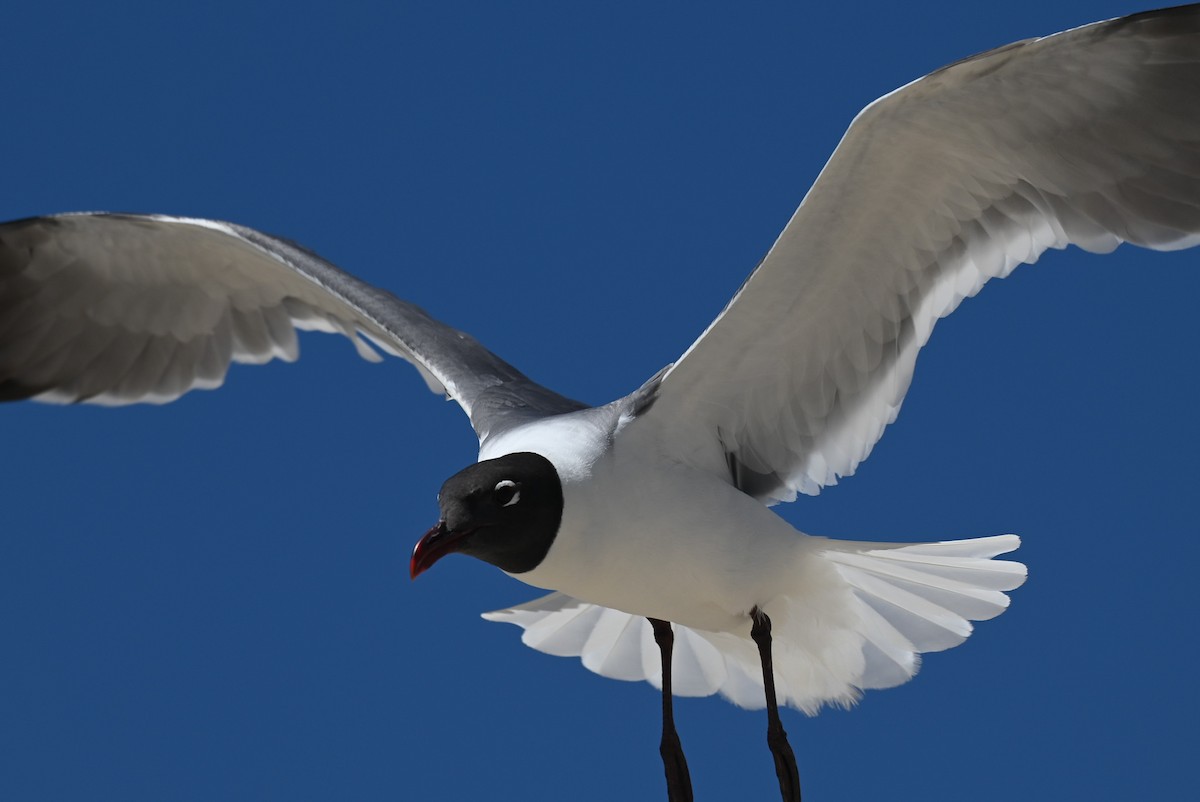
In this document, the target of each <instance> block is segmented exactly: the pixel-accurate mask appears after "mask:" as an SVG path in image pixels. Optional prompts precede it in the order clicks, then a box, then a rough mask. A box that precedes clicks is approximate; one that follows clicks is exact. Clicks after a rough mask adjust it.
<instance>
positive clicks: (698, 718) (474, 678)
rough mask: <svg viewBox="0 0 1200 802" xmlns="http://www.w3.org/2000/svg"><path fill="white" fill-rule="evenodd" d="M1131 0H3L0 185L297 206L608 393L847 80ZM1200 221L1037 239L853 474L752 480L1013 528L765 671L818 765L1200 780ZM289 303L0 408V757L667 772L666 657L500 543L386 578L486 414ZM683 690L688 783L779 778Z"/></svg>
mask: <svg viewBox="0 0 1200 802" xmlns="http://www.w3.org/2000/svg"><path fill="white" fill-rule="evenodd" d="M1148 7H1150V6H1149V5H1147V4H1145V3H1135V2H1108V1H1107V0H1104V1H1103V2H1096V1H1094V0H1093V1H1091V2H1086V3H1085V2H1058V3H1046V2H1036V3H1035V2H1025V1H1024V0H1016V1H1015V2H1010V3H1004V4H982V5H976V4H966V3H962V2H949V1H948V0H947V2H934V1H932V0H921V2H917V3H914V4H908V5H905V4H896V3H803V4H801V3H792V4H753V6H752V7H751V6H750V4H743V5H742V6H738V7H736V8H735V7H734V6H733V5H729V6H724V5H716V4H712V5H706V4H687V5H686V6H685V5H666V4H662V5H659V4H654V5H650V4H621V3H606V4H590V5H584V4H558V3H539V4H533V3H521V4H499V3H497V4H492V3H478V4H457V3H440V4H419V5H410V4H396V3H388V4H382V3H381V4H376V5H371V4H360V5H352V4H344V7H341V8H337V9H335V8H332V7H330V6H329V5H328V4H312V3H280V4H267V3H236V4H235V3H204V4H196V5H194V6H191V7H188V6H185V5H183V4H163V3H149V2H146V3H119V4H115V5H107V4H103V5H102V4H94V3H87V4H84V3H72V2H65V3H57V4H33V3H26V4H19V5H18V6H15V7H13V8H10V9H7V10H6V13H5V29H6V31H7V33H8V36H6V42H5V47H4V48H3V49H2V50H0V97H2V98H3V102H4V112H5V113H4V120H5V122H4V124H3V126H0V148H2V149H3V152H4V153H5V159H4V172H3V182H4V188H5V191H4V192H3V193H2V194H0V219H8V218H16V217H24V216H28V215H33V214H40V213H48V212H55V211H67V210H81V209H109V210H125V211H155V212H167V213H174V214H185V215H193V216H205V217H216V218H222V219H229V220H234V221H237V222H241V223H244V224H247V225H251V226H254V227H257V228H261V229H263V230H266V231H269V232H272V233H275V234H279V235H283V236H287V237H290V238H294V239H296V240H299V241H300V242H302V243H304V244H306V245H308V246H310V247H312V248H313V249H315V250H317V251H318V252H319V253H321V254H323V255H325V256H326V257H328V258H330V259H331V260H333V261H335V262H336V263H338V264H340V265H341V266H343V267H344V268H346V269H348V270H350V271H352V272H354V273H356V274H358V275H360V276H362V277H364V278H366V279H367V280H369V281H372V282H374V283H376V284H379V285H381V286H384V287H386V288H388V289H390V290H392V291H394V292H396V293H397V294H399V295H401V296H403V297H406V298H408V299H410V300H413V301H415V302H417V303H419V304H421V305H423V306H425V307H426V308H427V309H429V311H430V312H432V313H433V314H435V315H437V316H439V317H441V318H443V319H445V320H447V321H448V322H450V323H452V324H454V325H457V326H459V327H461V328H464V329H466V330H468V331H470V332H472V333H473V334H475V335H476V336H478V337H479V338H480V339H482V340H483V341H484V342H485V343H486V344H488V345H489V346H490V347H491V348H493V349H494V350H496V351H497V352H498V353H500V354H501V355H503V356H505V357H506V358H508V359H509V360H511V361H513V362H514V363H516V364H517V365H518V366H519V367H520V368H521V369H522V370H524V371H525V372H526V373H528V374H529V375H531V376H532V377H534V378H535V379H537V380H540V381H543V382H545V383H546V384H548V385H550V386H552V387H554V388H555V389H557V390H559V391H560V392H563V393H565V394H567V395H571V396H574V397H578V398H581V399H584V400H587V401H591V402H596V403H599V402H604V401H608V400H610V399H612V398H614V397H616V396H617V395H620V394H623V393H625V392H627V391H629V390H631V389H633V388H634V387H636V386H638V385H639V384H640V383H641V382H642V381H643V380H644V379H645V378H646V377H647V376H649V375H650V374H651V373H653V372H654V371H655V370H657V369H658V368H659V367H661V366H662V365H663V364H665V363H666V362H669V361H671V360H672V359H673V358H675V357H676V356H678V355H679V354H680V353H682V351H683V350H684V348H686V346H687V345H688V344H689V343H690V342H691V340H692V339H693V338H694V337H695V335H696V334H698V333H699V332H700V331H701V330H702V329H703V327H704V326H705V325H706V324H707V323H708V322H709V321H710V320H711V319H712V317H713V316H714V315H715V314H716V313H717V312H718V311H719V310H720V308H721V307H722V306H723V305H724V303H725V301H726V300H727V299H728V297H729V296H730V295H731V294H732V293H733V291H734V290H735V289H736V288H737V286H738V284H739V283H740V282H741V280H742V278H743V277H744V276H745V274H746V273H747V272H748V271H749V269H750V268H751V267H752V266H753V265H754V264H755V263H756V261H757V260H758V259H759V258H760V257H761V255H762V254H763V252H764V251H765V250H766V248H767V247H768V246H769V245H770V243H771V242H772V240H773V239H774V237H775V235H776V234H777V233H778V231H779V229H780V228H782V226H783V224H784V223H785V222H786V221H787V219H788V217H789V216H790V215H791V212H792V210H793V209H794V207H795V206H796V204H797V203H798V202H799V200H800V198H801V197H802V196H803V194H804V192H805V190H806V189H807V188H808V186H809V184H810V183H811V181H812V179H813V178H814V177H815V175H816V173H817V172H818V170H819V169H820V167H821V166H822V164H823V163H824V161H825V159H826V158H827V157H828V155H829V153H830V151H831V150H832V148H833V147H834V146H835V145H836V143H837V141H838V139H839V137H840V136H841V134H842V132H843V131H844V129H845V127H846V125H847V124H848V123H849V121H850V119H851V118H852V116H853V115H854V114H855V113H856V112H857V111H858V110H859V109H860V108H861V107H862V106H863V105H865V104H866V103H868V102H870V101H871V100H873V99H874V98H876V97H877V96H879V95H881V94H883V93H885V92H887V91H890V90H891V89H893V88H895V87H896V86H899V85H900V84H903V83H905V82H907V81H909V80H912V79H913V78H916V77H918V76H920V75H922V74H924V73H926V72H928V71H930V70H932V69H934V68H936V67H938V66H941V65H942V64H945V63H947V62H950V61H953V60H955V59H957V58H960V57H962V56H965V55H968V54H970V53H974V52H977V51H980V50H984V49H987V48H990V47H993V46H997V45H1001V44H1004V43H1007V42H1009V41H1012V40H1016V39H1020V38H1025V37H1028V36H1034V35H1040V34H1045V33H1050V32H1053V31H1057V30H1061V29H1064V28H1067V27H1071V26H1073V25H1077V24H1082V23H1085V22H1090V21H1093V20H1095V19H1099V18H1103V17H1111V16H1117V15H1120V14H1124V13H1129V12H1132V11H1137V10H1141V9H1144V8H1148ZM1197 259H1200V256H1198V255H1197V254H1196V253H1195V252H1185V253H1181V254H1171V255H1164V254H1151V253H1148V252H1144V251H1135V250H1133V249H1131V248H1123V249H1121V250H1120V251H1118V252H1117V253H1116V254H1113V255H1112V256H1109V257H1104V258H1097V257H1088V256H1086V255H1084V254H1080V253H1078V252H1075V253H1065V254H1061V253H1053V254H1050V255H1048V256H1047V257H1045V258H1044V259H1043V260H1042V262H1041V263H1040V264H1039V265H1037V266H1036V267H1032V268H1023V269H1020V270H1018V271H1017V272H1016V273H1015V274H1014V275H1013V276H1012V277H1011V278H1009V279H1007V280H1005V281H1002V282H995V283H993V284H992V285H990V286H989V287H988V288H987V289H986V291H985V292H983V293H982V295H981V296H979V297H978V298H976V299H973V300H971V301H968V302H967V303H965V304H964V305H963V307H962V308H961V309H960V310H959V312H958V313H956V314H955V315H954V316H953V317H952V318H950V319H949V320H947V321H944V322H943V323H941V324H940V325H939V327H938V329H937V331H936V332H935V333H934V336H933V338H932V341H931V343H930V345H929V346H928V347H927V348H926V350H925V352H924V353H923V356H922V358H921V361H920V362H919V364H918V369H917V375H916V379H915V381H914V384H913V389H912V391H911V393H910V394H909V396H908V400H907V401H906V404H905V407H904V411H903V413H902V415H901V416H900V420H899V422H898V423H897V424H895V425H894V426H893V427H892V428H891V429H890V430H889V431H888V434H887V435H886V436H885V438H884V439H883V441H882V442H881V444H880V445H879V446H878V448H877V449H876V450H875V452H874V454H873V455H872V457H871V458H870V459H869V460H868V461H867V462H866V463H865V464H864V465H863V466H862V467H861V468H860V470H859V473H858V475H856V476H854V477H852V478H850V479H847V480H845V481H844V482H843V483H842V484H841V485H839V486H837V487H834V488H830V489H829V490H827V491H826V492H825V493H824V494H823V495H822V496H820V497H819V498H816V499H801V500H800V501H799V502H797V503H796V504H793V505H790V506H789V507H787V508H785V509H781V512H782V514H784V515H785V516H786V517H787V518H788V520H790V521H792V522H793V523H794V524H795V525H796V526H797V527H799V528H801V529H803V530H805V531H808V532H812V533H814V534H825V535H832V536H842V537H851V538H861V539H873V540H920V539H941V538H951V537H968V536H983V535H991V534H997V533H1002V532H1010V531H1012V532H1017V533H1019V534H1020V535H1021V536H1022V537H1023V538H1024V543H1025V545H1024V547H1023V548H1022V550H1021V551H1020V552H1019V556H1020V558H1021V559H1023V560H1024V561H1025V562H1026V563H1028V565H1029V568H1030V579H1029V581H1028V583H1027V584H1026V585H1025V586H1024V587H1023V588H1021V589H1020V590H1019V591H1017V592H1016V593H1015V594H1014V597H1013V606H1012V608H1011V610H1010V611H1009V612H1008V613H1006V614H1005V615H1004V616H1002V617H1000V618H999V619H996V620H994V621H991V622H987V623H984V624H982V625H980V626H979V628H978V630H977V632H976V635H975V636H974V637H973V638H971V640H969V641H968V642H967V643H966V644H965V645H964V646H962V647H959V648H957V649H954V650H952V651H949V652H946V653H943V654H936V655H931V656H929V657H928V658H927V659H926V661H925V665H924V668H923V670H922V671H921V673H920V674H919V675H918V676H917V678H916V679H915V680H914V681H913V682H911V683H909V684H908V685H905V686H903V687H901V688H898V689H894V690H888V691H882V692H873V693H871V694H869V695H868V696H867V697H866V698H865V699H864V700H863V702H862V703H861V704H860V705H859V706H858V707H857V708H856V709H854V710H852V711H849V712H845V711H838V710H833V711H826V712H824V713H822V714H821V715H820V716H819V717H817V718H815V719H808V718H806V717H804V716H803V715H801V714H799V713H794V712H789V713H786V714H785V725H786V726H787V728H788V729H789V731H790V733H791V737H792V742H793V744H794V746H795V748H796V752H797V754H798V756H799V762H800V769H801V776H802V778H803V781H804V785H805V790H806V793H807V794H809V795H810V796H811V798H813V799H816V800H826V801H828V800H864V799H878V798H885V797H886V798H894V799H915V798H920V799H924V800H963V799H970V800H1002V799H1004V800H1007V799H1013V798H1032V799H1072V798H1110V799H1114V798H1143V799H1166V798H1180V797H1182V796H1184V795H1185V794H1186V793H1188V792H1191V791H1193V790H1194V774H1193V763H1194V754H1193V752H1194V744H1195V735H1194V721H1195V718H1196V715H1197V713H1198V712H1200V710H1198V708H1200V705H1198V704H1197V702H1196V695H1195V690H1194V680H1193V678H1192V676H1191V671H1190V669H1191V668H1192V667H1193V666H1195V665H1196V663H1197V658H1198V657H1200V649H1198V647H1197V645H1196V642H1195V639H1194V637H1193V635H1194V632H1195V624H1194V622H1193V618H1192V616H1193V613H1194V611H1195V607H1196V602H1195V593H1194V590H1193V588H1194V586H1195V580H1194V566H1195V564H1196V562H1197V560H1198V559H1200V539H1198V538H1197V537H1196V535H1197V526H1196V521H1195V514H1194V502H1193V499H1194V498H1195V489H1194V483H1195V480H1196V477H1197V469H1196V463H1195V460H1194V458H1193V456H1192V454H1193V451H1194V449H1195V446H1196V443H1197V442H1198V440H1200V432H1198V431H1197V428H1198V427H1197V423H1196V416H1195V414H1194V406H1195V398H1196V396H1197V393H1198V391H1200V387H1198V384H1197V380H1196V376H1195V373H1196V358H1195V353H1194V351H1195V346H1196V342H1197V333H1196V328H1195V323H1194V321H1195V319H1196V313H1195V309H1196V299H1197V298H1198V297H1200V273H1198V271H1196V270H1195V269H1194V263H1195V262H1196V260H1197ZM302 348H303V352H304V353H303V357H302V359H301V360H300V362H299V363H297V364H295V365H280V364H274V365H270V366H267V367H262V368H235V369H234V370H233V371H232V374H231V376H230V378H229V381H228V382H227V384H226V386H225V387H224V388H222V389H221V390H220V391H218V392H213V393H194V394H192V395H189V396H187V397H185V398H184V399H182V400H181V401H180V402H177V403H175V404H172V405H169V406H166V407H161V408H154V407H132V408H123V409H96V408H87V407H81V408H71V409H62V408H55V407H46V406H40V405H34V404H16V405H8V406H6V407H4V408H3V409H0V437H2V438H3V441H2V442H3V443H4V451H5V454H6V455H7V459H6V460H5V461H4V467H2V468H0V487H2V488H3V491H2V492H3V497H4V510H5V516H4V518H5V524H4V527H3V530H0V644H2V646H3V659H0V689H3V690H2V691H0V798H4V799H13V800H19V799H55V800H88V799H121V800H130V801H132V800H213V799H222V800H266V799H287V800H309V799H311V800H324V799H335V798H338V799H356V800H384V799H387V800H396V799H413V800H416V799H446V800H455V799H477V798H504V799H518V798H520V799H531V800H534V799H544V800H558V799H568V798H569V799H574V800H612V799H659V798H664V797H665V793H664V792H663V782H662V775H661V764H660V762H659V758H658V755H657V739H658V712H659V708H658V700H657V693H656V692H655V691H654V690H653V689H651V688H650V687H649V686H646V685H635V684H627V683H620V682H614V681H611V680H605V679H601V678H599V677H596V676H594V675H592V674H590V673H589V672H587V671H586V670H584V669H583V668H582V667H581V666H580V665H579V664H578V663H577V662H576V661H573V660H566V659H561V658H554V657H549V656H546V655H542V654H539V653H536V652H533V651H532V650H529V649H527V648H525V647H524V646H522V645H521V643H520V641H519V638H518V631H517V630H516V629H515V628H512V627H506V626H501V625H498V624H491V623H487V622H484V621H482V620H480V619H479V617H478V613H479V612H481V611H484V610H490V609H495V608H498V607H504V606H507V605H509V604H512V603H516V602H520V601H524V600H526V599H528V598H531V597H532V596H533V595H535V593H536V592H535V591H532V590H531V589H527V588H526V587H525V586H523V585H521V584H519V583H517V582H515V581H513V580H511V579H509V578H507V577H505V576H503V575H502V574H500V573H499V572H498V571H496V570H495V569H492V568H490V567H489V566H486V565H484V564H482V563H476V562H474V561H471V560H468V559H463V558H455V559H451V560H447V561H445V562H444V563H442V564H440V565H439V566H438V567H437V570H435V571H431V572H430V573H429V574H428V575H426V576H424V577H422V578H421V581H419V582H417V583H410V582H409V579H408V576H407V559H408V554H409V550H410V549H411V547H412V544H413V543H414V542H415V540H416V538H417V537H419V535H420V534H421V533H422V532H423V531H424V530H425V529H426V528H427V527H428V526H429V525H430V524H432V523H433V521H434V519H435V517H436V505H435V501H434V498H435V494H436V492H437V489H438V487H439V486H440V484H441V482H442V480H443V479H444V478H445V477H446V476H448V475H449V474H451V473H453V472H454V471H456V470H458V469H459V468H461V467H462V466H463V465H465V464H466V463H468V462H470V461H471V460H472V459H473V458H474V447H475V443H474V439H473V437H472V435H471V432H470V429H469V427H468V426H467V425H466V422H465V418H463V417H462V415H461V413H460V412H459V410H458V409H457V407H455V406H454V405H452V404H447V403H444V402H441V401H439V400H438V399H437V398H435V397H433V396H431V395H430V394H428V393H427V392H426V391H425V389H424V386H423V385H422V383H421V382H420V380H419V378H418V377H417V376H416V374H415V372H413V371H412V370H411V369H409V368H408V367H407V366H405V365H404V364H402V363H399V362H391V363H389V364H385V365H371V364H367V363H364V362H361V361H360V360H358V359H357V358H356V357H355V356H354V354H353V350H352V349H351V348H350V347H349V346H348V345H347V344H346V343H345V342H343V341H341V340H340V339H337V338H332V337H321V336H315V335H314V336H310V337H307V338H305V340H304V342H303V344H302ZM677 717H678V720H679V726H680V730H681V735H682V738H683V743H684V746H685V749H686V750H687V753H688V756H689V758H690V761H691V766H692V772H693V779H694V782H695V785H696V788H697V793H698V794H700V795H702V797H703V798H705V799H772V798H776V797H775V794H776V793H777V792H776V790H775V780H774V776H773V772H772V767H771V760H770V756H769V753H768V751H767V749H766V747H765V744H764V743H763V740H764V739H763V734H764V730H765V716H764V715H763V714H762V713H761V712H746V711H742V710H739V709H737V708H735V707H733V706H731V705H729V704H727V703H725V702H723V701H720V700H718V699H700V700H693V699H685V700H681V701H680V702H679V704H678V708H677ZM1184 789H1188V791H1187V792H1185V791H1184Z"/></svg>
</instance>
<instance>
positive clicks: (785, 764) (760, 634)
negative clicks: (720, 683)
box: [750, 607, 800, 802]
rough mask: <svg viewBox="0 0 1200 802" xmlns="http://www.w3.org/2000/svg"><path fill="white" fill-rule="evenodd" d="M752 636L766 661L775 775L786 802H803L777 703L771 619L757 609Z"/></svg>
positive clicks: (769, 742)
mask: <svg viewBox="0 0 1200 802" xmlns="http://www.w3.org/2000/svg"><path fill="white" fill-rule="evenodd" d="M750 620H751V621H753V624H752V625H751V627H750V637H751V638H753V639H754V642H755V644H757V645H758V656H759V659H760V660H762V670H763V687H764V688H765V690H766V693H767V745H768V746H770V747H771V756H772V757H774V758H775V776H776V777H778V778H779V793H780V794H781V795H782V797H783V802H800V772H799V771H797V769H796V756H795V755H794V754H793V753H792V747H791V744H789V743H788V739H787V733H786V732H784V730H783V722H781V721H780V720H779V703H778V702H777V701H776V700H775V668H774V664H773V662H772V660H771V619H770V618H768V617H767V614H766V613H764V612H763V611H762V610H760V609H758V608H757V607H755V608H754V609H753V610H751V611H750Z"/></svg>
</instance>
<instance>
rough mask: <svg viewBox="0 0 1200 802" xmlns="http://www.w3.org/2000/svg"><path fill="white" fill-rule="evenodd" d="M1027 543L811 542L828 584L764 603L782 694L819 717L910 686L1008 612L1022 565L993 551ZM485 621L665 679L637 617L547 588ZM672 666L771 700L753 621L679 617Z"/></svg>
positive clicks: (617, 674)
mask: <svg viewBox="0 0 1200 802" xmlns="http://www.w3.org/2000/svg"><path fill="white" fill-rule="evenodd" d="M1020 542H1021V541H1020V539H1019V538H1018V537H1017V536H1016V535H998V536H996V537H986V538H976V539H972V540H954V541H943V542H938V543H915V544H907V545H906V544H893V543H865V542H854V541H846V540H825V539H819V538H814V539H813V540H812V541H810V543H811V545H812V547H813V548H812V555H813V556H814V557H815V558H817V559H818V560H820V561H821V563H822V565H820V566H817V567H818V568H819V569H821V571H820V572H821V574H822V575H823V576H825V577H826V578H827V579H828V580H829V581H824V582H821V583H820V586H819V587H817V586H814V585H806V586H805V587H799V588H797V590H796V593H795V594H793V595H791V596H788V597H786V598H783V599H780V600H776V601H775V602H773V603H769V604H767V606H766V609H767V610H768V612H769V613H770V615H771V617H772V619H773V623H774V634H775V644H776V649H775V673H776V690H777V692H778V694H779V699H780V702H781V703H783V702H785V703H787V704H789V705H791V706H792V707H796V708H798V709H800V710H803V711H805V712H806V713H809V714H812V713H815V712H816V711H817V710H818V709H819V708H820V707H821V705H822V704H827V703H834V704H841V705H848V704H851V703H853V702H854V701H855V700H856V699H857V698H858V696H859V695H860V694H861V691H863V690H866V689H870V688H890V687H892V686H895V685H899V684H901V683H903V682H906V681H907V680H909V679H910V678H911V677H912V676H913V675H914V674H916V673H917V670H918V669H919V668H920V655H921V653H922V652H936V651H941V650H943V649H948V648H950V647H951V646H957V645H958V644H960V643H962V642H963V641H964V640H966V639H967V636H969V635H970V634H971V631H972V626H971V621H983V620H987V619H989V618H994V617H995V616H997V615H999V614H1000V613H1002V612H1004V610H1005V609H1006V608H1007V607H1008V596H1006V595H1005V593H1004V591H1008V590H1012V589H1014V588H1016V587H1018V586H1020V585H1021V583H1022V582H1024V581H1025V574H1026V571H1025V566H1024V565H1022V564H1021V563H1017V562H1011V561H1008V560H995V559H992V558H993V557H996V556H997V555H999V554H1004V553H1006V552H1010V551H1012V550H1014V549H1016V548H1017V547H1018V546H1019V545H1020ZM814 611H819V614H815V613H814ZM829 613H832V614H829ZM483 617H484V618H486V619H487V620H489V621H503V622H507V623H511V624H516V625H518V626H520V627H521V628H522V629H524V630H525V631H524V634H523V635H522V636H521V640H522V641H523V642H524V643H525V644H526V645H528V646H531V647H533V648H534V649H537V650H539V651H542V652H546V653H548V654H554V655H560V656H567V657H580V658H581V659H582V661H583V664H584V666H585V667H587V668H588V669H589V670H591V671H594V672H596V673H597V674H600V675H602V676H605V677H611V678H613V679H622V680H645V681H647V682H649V683H651V684H652V685H654V686H655V687H661V680H662V669H661V666H660V665H659V653H658V647H657V645H656V644H655V642H654V635H653V632H652V631H651V628H650V624H649V622H648V621H647V620H646V619H645V618H643V617H641V616H638V615H632V614H629V613H624V612H620V611H618V610H613V609H609V608H607V607H602V606H600V605H596V604H589V603H587V602H582V601H579V600H578V599H575V598H572V597H571V596H568V595H566V594H563V593H551V594H550V595H548V596H544V597H542V598H540V599H535V600H533V601H531V602H528V603H526V604H522V605H518V606H516V607H512V608H510V609H507V610H498V611H496V612H491V613H485V614H484V616H483ZM672 669H673V677H672V680H673V684H674V691H675V693H676V694H677V695H680V696H708V695H710V694H713V693H720V694H721V695H722V696H724V697H726V698H727V699H729V700H730V701H732V702H734V703H735V704H738V705H740V706H742V707H754V708H756V707H762V706H763V704H764V702H763V687H762V673H761V672H762V670H761V668H760V667H759V662H758V652H757V649H756V647H755V645H754V642H753V641H751V640H750V626H749V622H748V621H747V625H746V631H745V632H742V633H731V632H707V631H703V630H697V629H691V628H689V627H683V626H678V625H676V627H675V652H674V660H673V664H672Z"/></svg>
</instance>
